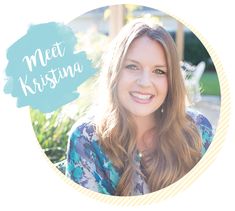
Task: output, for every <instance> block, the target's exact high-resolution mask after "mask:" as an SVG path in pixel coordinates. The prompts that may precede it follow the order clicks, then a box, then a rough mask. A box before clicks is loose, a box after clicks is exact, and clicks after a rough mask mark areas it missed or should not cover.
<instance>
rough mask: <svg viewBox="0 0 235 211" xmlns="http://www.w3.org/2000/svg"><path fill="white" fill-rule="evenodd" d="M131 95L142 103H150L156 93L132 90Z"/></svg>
mask: <svg viewBox="0 0 235 211" xmlns="http://www.w3.org/2000/svg"><path fill="white" fill-rule="evenodd" d="M130 96H131V97H132V99H133V100H134V101H135V102H137V103H140V104H148V103H150V102H151V101H152V99H153V97H154V95H152V94H149V93H141V92H130Z"/></svg>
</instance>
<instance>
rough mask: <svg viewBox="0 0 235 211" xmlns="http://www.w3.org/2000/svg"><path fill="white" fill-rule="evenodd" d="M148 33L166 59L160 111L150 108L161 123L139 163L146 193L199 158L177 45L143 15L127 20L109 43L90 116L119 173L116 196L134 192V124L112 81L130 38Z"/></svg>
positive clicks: (182, 172)
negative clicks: (99, 89)
mask: <svg viewBox="0 0 235 211" xmlns="http://www.w3.org/2000/svg"><path fill="white" fill-rule="evenodd" d="M142 36H148V37H149V38H150V39H152V40H155V41H156V42H158V43H160V44H161V45H162V47H163V49H164V51H165V55H166V60H167V70H168V74H167V80H168V94H167V96H166V99H165V101H164V103H163V105H162V106H163V107H164V113H163V114H161V113H160V111H159V109H158V110H156V111H155V116H156V121H160V122H161V124H160V125H161V126H159V127H158V128H157V135H155V136H154V138H155V139H154V143H155V145H154V149H153V150H151V152H148V153H146V156H144V158H143V161H142V164H143V166H144V172H140V174H142V175H143V177H144V178H145V181H146V183H147V184H148V186H149V189H150V191H151V192H153V191H157V190H159V189H162V188H164V187H166V186H168V185H170V184H172V183H174V182H176V181H177V180H178V179H180V178H181V177H182V176H184V175H185V174H186V173H187V172H188V171H189V170H190V169H192V168H193V166H194V165H195V164H196V163H197V162H198V161H199V159H200V158H201V153H200V151H201V138H200V135H199V133H198V130H197V128H196V126H195V125H194V123H193V121H192V120H191V119H190V117H188V116H187V114H186V108H185V96H186V91H185V86H184V81H183V78H182V75H181V71H180V66H179V59H178V55H177V51H176V47H175V44H174V41H173V39H172V38H171V36H170V34H169V33H168V32H167V31H166V30H165V29H164V28H162V27H161V26H150V25H149V24H148V23H146V22H145V21H143V20H135V21H132V22H130V23H129V24H127V25H126V26H125V27H123V29H122V30H121V32H120V33H119V34H118V36H117V37H116V38H115V39H114V41H113V42H112V44H111V47H110V49H109V51H108V52H107V54H106V57H105V59H104V62H103V64H102V73H101V77H100V79H101V80H102V82H100V83H101V84H102V86H103V89H102V93H101V94H102V96H103V97H105V99H104V98H103V100H102V102H101V104H100V108H101V111H99V112H100V116H99V118H97V119H96V120H95V124H96V132H97V135H98V137H99V141H100V144H101V146H102V147H103V149H104V151H105V152H106V154H107V156H108V157H109V158H110V159H111V161H112V162H113V165H114V166H115V167H116V168H117V169H118V170H119V172H121V177H120V181H119V183H118V185H117V188H116V193H115V194H116V195H119V196H129V195H132V193H133V192H132V191H133V184H132V181H133V175H134V172H135V171H140V170H139V169H138V168H137V166H136V162H135V159H136V153H137V146H136V126H135V124H134V122H133V120H132V119H131V116H130V114H129V113H128V112H127V111H126V110H125V109H124V108H123V106H122V105H121V104H120V101H119V99H118V94H117V86H118V81H119V77H120V71H121V67H122V63H123V61H124V59H125V55H126V53H127V51H128V48H129V47H130V45H131V43H132V42H133V40H135V39H137V38H139V37H142Z"/></svg>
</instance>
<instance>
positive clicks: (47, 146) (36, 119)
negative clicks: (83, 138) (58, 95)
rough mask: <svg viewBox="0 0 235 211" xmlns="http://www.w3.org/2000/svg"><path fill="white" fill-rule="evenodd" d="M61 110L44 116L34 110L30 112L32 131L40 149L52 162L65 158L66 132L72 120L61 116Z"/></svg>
mask: <svg viewBox="0 0 235 211" xmlns="http://www.w3.org/2000/svg"><path fill="white" fill-rule="evenodd" d="M60 113H61V109H58V110H57V111H55V112H53V113H49V114H44V113H42V112H40V111H38V110H36V109H31V110H30V115H31V119H32V125H33V129H34V131H35V134H36V136H37V139H38V142H39V144H40V145H41V147H42V149H43V150H44V152H45V153H46V155H47V156H48V158H49V159H50V160H51V161H52V162H53V163H55V162H58V161H61V160H63V159H64V158H65V152H66V145H67V139H68V135H67V134H68V131H69V130H70V129H71V126H72V125H73V123H74V120H72V119H70V118H66V117H64V116H62V115H61V114H60Z"/></svg>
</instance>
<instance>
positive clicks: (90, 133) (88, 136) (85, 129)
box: [68, 118, 97, 142]
mask: <svg viewBox="0 0 235 211" xmlns="http://www.w3.org/2000/svg"><path fill="white" fill-rule="evenodd" d="M68 135H69V139H70V140H76V139H78V138H81V137H82V138H83V139H85V140H86V141H89V142H91V141H95V140H97V137H96V132H95V125H94V123H92V120H91V119H84V118H83V119H82V120H79V121H77V122H76V123H75V124H74V125H73V127H72V128H71V130H70V131H69V134H68Z"/></svg>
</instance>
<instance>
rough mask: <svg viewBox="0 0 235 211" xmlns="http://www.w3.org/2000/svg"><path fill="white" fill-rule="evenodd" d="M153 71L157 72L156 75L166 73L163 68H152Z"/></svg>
mask: <svg viewBox="0 0 235 211" xmlns="http://www.w3.org/2000/svg"><path fill="white" fill-rule="evenodd" d="M153 72H154V73H156V74H158V75H164V74H166V72H165V71H163V70H161V69H156V70H154V71H153Z"/></svg>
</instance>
